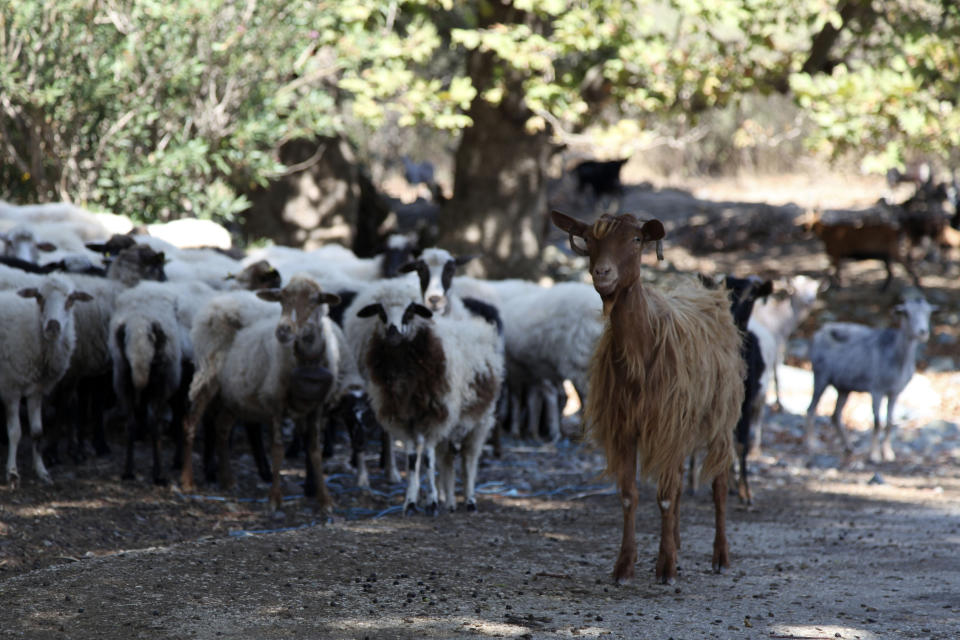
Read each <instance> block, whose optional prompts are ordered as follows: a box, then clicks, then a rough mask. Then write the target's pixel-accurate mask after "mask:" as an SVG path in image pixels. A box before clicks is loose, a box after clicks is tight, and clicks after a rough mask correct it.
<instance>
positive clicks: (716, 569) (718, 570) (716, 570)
mask: <svg viewBox="0 0 960 640" xmlns="http://www.w3.org/2000/svg"><path fill="white" fill-rule="evenodd" d="M727 569H728V567H725V566H723V565H721V564H718V563H716V562H715V563H713V572H714V573H719V574H724V573H726V572H727Z"/></svg>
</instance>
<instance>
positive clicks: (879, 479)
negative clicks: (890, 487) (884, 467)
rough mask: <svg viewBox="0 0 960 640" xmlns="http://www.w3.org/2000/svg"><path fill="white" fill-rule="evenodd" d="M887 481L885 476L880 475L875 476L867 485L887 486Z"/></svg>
mask: <svg viewBox="0 0 960 640" xmlns="http://www.w3.org/2000/svg"><path fill="white" fill-rule="evenodd" d="M886 483H887V481H886V480H884V479H883V476H882V475H880V474H879V473H875V474H873V477H872V478H870V480H869V481H868V482H867V484H886Z"/></svg>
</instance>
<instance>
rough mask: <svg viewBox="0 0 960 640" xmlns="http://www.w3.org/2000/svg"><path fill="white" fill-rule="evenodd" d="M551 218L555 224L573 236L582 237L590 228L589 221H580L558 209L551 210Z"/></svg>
mask: <svg viewBox="0 0 960 640" xmlns="http://www.w3.org/2000/svg"><path fill="white" fill-rule="evenodd" d="M550 219H551V220H553V224H555V225H556V226H557V227H558V228H559V229H561V230H562V231H566V232H567V233H569V234H570V235H572V236H580V237H581V238H582V237H583V236H584V234H586V233H587V229H589V228H590V227H589V225H587V223H585V222H580V221H579V220H577V219H576V218H571V217H570V216H568V215H567V214H565V213H561V212H560V211H557V210H556V209H554V210H553V211H551V212H550Z"/></svg>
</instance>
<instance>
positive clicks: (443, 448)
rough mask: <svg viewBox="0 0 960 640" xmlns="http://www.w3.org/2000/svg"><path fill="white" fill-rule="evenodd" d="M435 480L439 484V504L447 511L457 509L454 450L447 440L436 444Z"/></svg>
mask: <svg viewBox="0 0 960 640" xmlns="http://www.w3.org/2000/svg"><path fill="white" fill-rule="evenodd" d="M436 455H437V481H438V482H439V484H440V505H441V506H442V507H444V508H445V509H447V510H448V511H451V512H453V511H456V510H457V496H456V482H455V480H454V471H453V468H454V458H455V457H456V455H457V454H456V450H455V449H454V447H453V446H452V445H451V444H450V443H449V442H444V443H441V444H439V445H437V449H436Z"/></svg>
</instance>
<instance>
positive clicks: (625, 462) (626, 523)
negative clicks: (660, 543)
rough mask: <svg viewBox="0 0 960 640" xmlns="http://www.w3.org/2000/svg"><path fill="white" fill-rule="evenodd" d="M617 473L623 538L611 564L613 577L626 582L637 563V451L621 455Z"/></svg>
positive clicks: (617, 580) (638, 493) (638, 497)
mask: <svg viewBox="0 0 960 640" xmlns="http://www.w3.org/2000/svg"><path fill="white" fill-rule="evenodd" d="M621 462H622V465H621V468H620V471H619V473H618V475H617V484H618V486H619V489H620V501H621V503H622V505H623V538H622V540H621V541H620V555H618V556H617V562H616V564H615V565H613V579H614V580H615V581H616V582H617V583H618V584H620V583H623V582H626V581H627V580H629V579H631V578H633V576H634V575H635V568H634V567H635V565H636V564H637V501H638V500H639V499H640V491H639V490H638V489H637V452H636V450H631V451H629V452H628V453H626V454H625V455H624V456H623V459H622V460H621ZM658 575H659V574H658Z"/></svg>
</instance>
